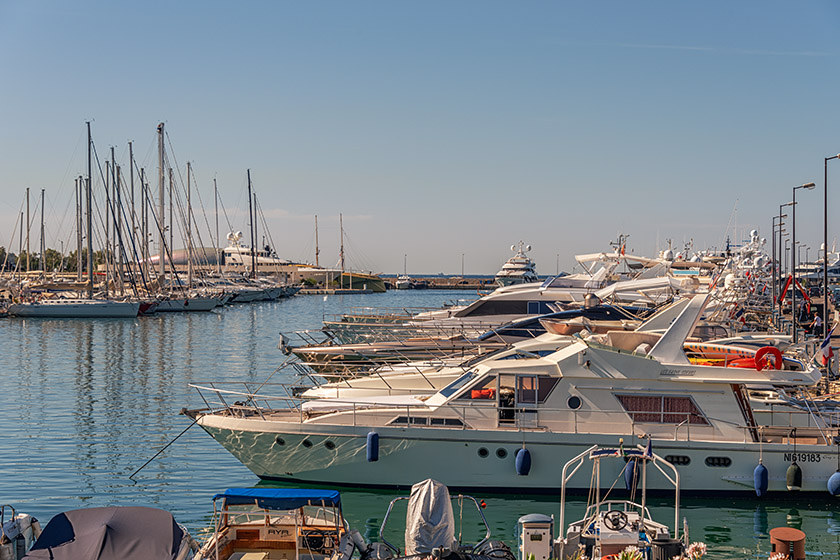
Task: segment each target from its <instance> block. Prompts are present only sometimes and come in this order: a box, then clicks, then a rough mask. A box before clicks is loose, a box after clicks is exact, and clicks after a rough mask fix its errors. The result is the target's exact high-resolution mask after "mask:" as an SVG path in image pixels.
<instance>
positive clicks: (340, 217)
mask: <svg viewBox="0 0 840 560" xmlns="http://www.w3.org/2000/svg"><path fill="white" fill-rule="evenodd" d="M338 229H339V231H340V232H341V233H340V235H341V245H340V248H339V251H338V257H339V261H340V262H341V275H342V276H344V216H343V215H342V214H339V215H338Z"/></svg>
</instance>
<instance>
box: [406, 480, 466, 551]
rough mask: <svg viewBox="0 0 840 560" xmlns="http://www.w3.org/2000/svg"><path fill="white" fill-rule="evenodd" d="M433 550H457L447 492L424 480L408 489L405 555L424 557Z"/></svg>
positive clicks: (439, 486) (450, 503)
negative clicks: (441, 548)
mask: <svg viewBox="0 0 840 560" xmlns="http://www.w3.org/2000/svg"><path fill="white" fill-rule="evenodd" d="M437 547H443V548H448V549H450V550H454V549H455V548H456V547H457V542H456V541H455V516H454V515H453V514H452V502H451V501H450V500H449V490H448V489H447V488H446V486H445V485H443V484H441V483H440V482H438V481H436V480H432V479H431V478H427V479H426V480H424V481H422V482H418V483H417V484H415V485H414V486H412V487H411V496H409V498H408V512H406V515H405V555H406V556H411V555H412V554H428V553H430V552H432V549H433V548H437Z"/></svg>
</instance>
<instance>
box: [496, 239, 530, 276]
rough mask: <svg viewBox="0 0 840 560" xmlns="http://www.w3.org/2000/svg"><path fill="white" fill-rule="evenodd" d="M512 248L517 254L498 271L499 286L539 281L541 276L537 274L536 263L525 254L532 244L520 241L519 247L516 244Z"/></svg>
mask: <svg viewBox="0 0 840 560" xmlns="http://www.w3.org/2000/svg"><path fill="white" fill-rule="evenodd" d="M510 250H511V251H516V254H515V255H513V256H512V257H511V258H509V259H508V260H507V262H505V264H503V265H502V268H501V270H499V272H497V273H496V278H495V280H496V283H497V284H498V285H499V286H510V285H511V284H529V283H532V282H539V281H540V277H539V276H537V270H536V264H534V261H532V260H531V258H530V257H529V256H528V255H526V254H525V253H527V252H528V251H530V250H531V246H530V245H525V244H524V243H522V241H520V242H519V247H518V248H517V246H516V245H511V246H510Z"/></svg>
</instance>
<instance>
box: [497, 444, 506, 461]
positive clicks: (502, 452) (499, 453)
mask: <svg viewBox="0 0 840 560" xmlns="http://www.w3.org/2000/svg"><path fill="white" fill-rule="evenodd" d="M496 457H498V458H499V459H504V458H505V457H507V449H502V448H501V447H500V448H498V449H497V450H496Z"/></svg>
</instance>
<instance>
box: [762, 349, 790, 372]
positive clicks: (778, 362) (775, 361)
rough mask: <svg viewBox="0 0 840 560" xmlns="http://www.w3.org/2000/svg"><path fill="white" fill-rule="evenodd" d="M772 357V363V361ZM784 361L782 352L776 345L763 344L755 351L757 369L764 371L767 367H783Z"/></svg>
mask: <svg viewBox="0 0 840 560" xmlns="http://www.w3.org/2000/svg"><path fill="white" fill-rule="evenodd" d="M771 358H772V363H771ZM783 364H784V361H783V360H782V352H781V351H780V350H779V349H778V348H776V347H775V346H762V347H761V348H759V349H758V352H756V353H755V369H757V370H758V371H762V370H765V369H782V365H783Z"/></svg>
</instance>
